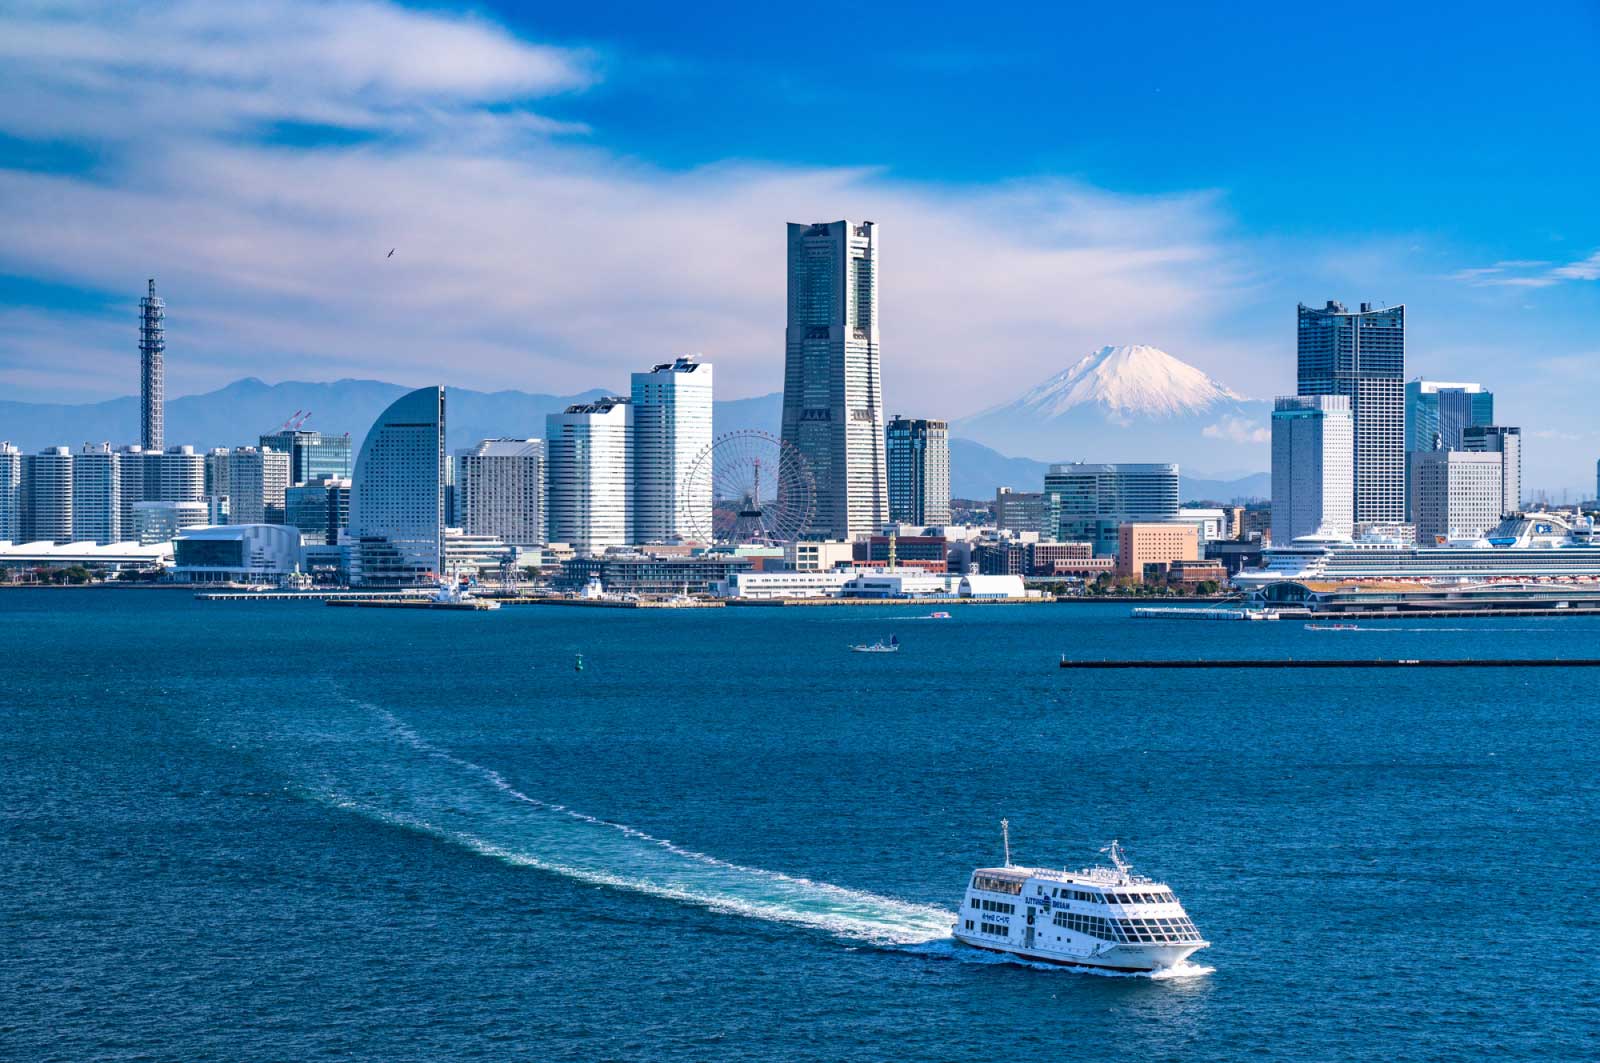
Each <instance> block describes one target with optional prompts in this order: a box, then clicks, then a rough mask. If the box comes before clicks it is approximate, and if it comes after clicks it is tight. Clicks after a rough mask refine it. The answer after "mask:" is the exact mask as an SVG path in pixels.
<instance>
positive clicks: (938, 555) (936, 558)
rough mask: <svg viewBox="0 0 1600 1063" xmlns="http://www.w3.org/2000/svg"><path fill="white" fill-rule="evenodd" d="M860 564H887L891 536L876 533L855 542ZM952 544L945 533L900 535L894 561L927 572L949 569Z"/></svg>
mask: <svg viewBox="0 0 1600 1063" xmlns="http://www.w3.org/2000/svg"><path fill="white" fill-rule="evenodd" d="M854 552H855V563H856V564H857V565H887V564H888V563H889V536H887V535H873V536H871V537H869V538H865V539H857V540H856V541H855V544H854ZM949 556H950V544H949V540H947V539H946V538H945V537H944V536H942V535H900V536H896V537H895V542H894V563H895V564H896V565H897V566H898V567H900V568H920V569H922V570H923V571H924V572H947V571H949V568H950V565H949Z"/></svg>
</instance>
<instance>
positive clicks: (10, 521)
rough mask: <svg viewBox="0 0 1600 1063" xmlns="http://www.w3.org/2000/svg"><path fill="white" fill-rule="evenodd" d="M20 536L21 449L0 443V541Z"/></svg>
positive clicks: (11, 539) (11, 540)
mask: <svg viewBox="0 0 1600 1063" xmlns="http://www.w3.org/2000/svg"><path fill="white" fill-rule="evenodd" d="M21 537H22V451H21V450H20V449H18V448H17V447H14V446H12V445H11V444H10V443H0V542H12V543H14V542H16V541H17V540H18V539H20V538H21Z"/></svg>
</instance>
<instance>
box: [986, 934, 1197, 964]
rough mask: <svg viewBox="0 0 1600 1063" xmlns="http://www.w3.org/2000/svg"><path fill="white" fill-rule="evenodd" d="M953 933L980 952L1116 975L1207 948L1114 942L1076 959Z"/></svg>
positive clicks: (1170, 961)
mask: <svg viewBox="0 0 1600 1063" xmlns="http://www.w3.org/2000/svg"><path fill="white" fill-rule="evenodd" d="M954 936H955V939H956V940H957V941H959V942H961V943H962V944H963V945H970V946H972V947H973V948H975V949H978V950H979V951H981V952H993V953H997V954H999V955H1001V956H1015V957H1016V958H1017V959H1019V960H1027V961H1028V962H1029V963H1049V964H1054V965H1056V966H1058V967H1076V968H1083V969H1088V970H1095V971H1114V972H1116V973H1118V974H1149V973H1152V972H1154V971H1164V970H1167V969H1169V968H1172V967H1176V966H1177V965H1178V964H1180V963H1182V962H1183V961H1184V960H1187V959H1188V958H1189V957H1190V956H1192V955H1194V954H1195V953H1196V952H1199V951H1200V950H1201V949H1203V948H1205V947H1206V946H1205V944H1199V945H1117V946H1115V947H1113V948H1109V949H1107V950H1105V951H1104V952H1102V953H1100V954H1099V955H1098V956H1095V957H1093V958H1090V957H1087V956H1086V957H1083V958H1076V957H1070V956H1063V955H1061V954H1060V953H1051V952H1040V951H1038V950H1036V949H1024V948H1017V947H1014V946H1007V945H1001V944H997V943H995V942H992V941H974V940H973V939H971V938H969V937H966V936H965V935H964V934H960V933H957V934H955V935H954ZM1119 961H1120V962H1119Z"/></svg>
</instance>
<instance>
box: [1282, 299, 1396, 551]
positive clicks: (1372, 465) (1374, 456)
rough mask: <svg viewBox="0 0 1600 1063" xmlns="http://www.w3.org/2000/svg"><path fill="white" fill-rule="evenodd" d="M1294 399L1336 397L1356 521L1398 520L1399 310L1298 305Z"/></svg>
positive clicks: (1329, 304)
mask: <svg viewBox="0 0 1600 1063" xmlns="http://www.w3.org/2000/svg"><path fill="white" fill-rule="evenodd" d="M1298 348H1299V365H1298V383H1297V386H1296V389H1295V391H1296V394H1297V395H1300V396H1312V395H1343V396H1344V397H1345V398H1347V399H1349V401H1350V416H1351V419H1352V421H1353V423H1354V429H1355V433H1354V434H1355V439H1354V448H1355V464H1354V477H1355V518H1354V519H1355V520H1358V521H1369V520H1402V519H1404V517H1405V496H1406V488H1405V483H1406V453H1405V307H1404V306H1391V307H1384V308H1381V309H1374V308H1373V306H1372V304H1371V303H1362V304H1361V309H1360V310H1359V311H1357V312H1351V311H1349V310H1347V309H1345V307H1344V304H1342V303H1339V302H1335V301H1333V300H1329V301H1328V304H1327V306H1326V307H1324V308H1321V309H1316V308H1313V307H1309V306H1306V305H1305V304H1303V303H1302V304H1301V305H1300V312H1299V343H1298Z"/></svg>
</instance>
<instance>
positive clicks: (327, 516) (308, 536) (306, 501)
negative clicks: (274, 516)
mask: <svg viewBox="0 0 1600 1063" xmlns="http://www.w3.org/2000/svg"><path fill="white" fill-rule="evenodd" d="M283 510H284V523H285V524H289V525H291V526H293V527H295V528H298V529H300V541H301V542H302V543H306V544H311V545H322V546H335V545H337V544H338V542H339V533H340V532H342V531H344V530H345V529H346V528H347V527H349V526H350V481H349V480H341V479H336V478H333V477H324V478H322V479H320V480H317V481H316V482H315V483H309V484H296V485H295V486H293V487H289V488H285V489H284V493H283Z"/></svg>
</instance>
